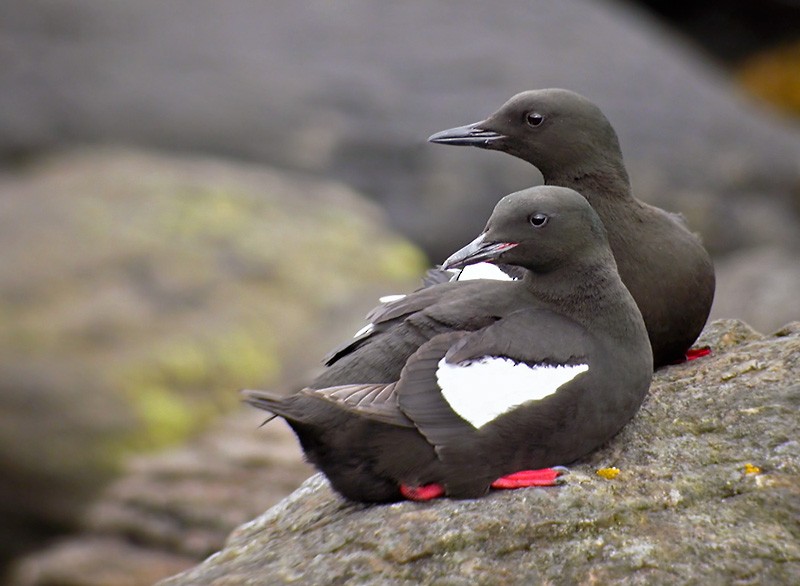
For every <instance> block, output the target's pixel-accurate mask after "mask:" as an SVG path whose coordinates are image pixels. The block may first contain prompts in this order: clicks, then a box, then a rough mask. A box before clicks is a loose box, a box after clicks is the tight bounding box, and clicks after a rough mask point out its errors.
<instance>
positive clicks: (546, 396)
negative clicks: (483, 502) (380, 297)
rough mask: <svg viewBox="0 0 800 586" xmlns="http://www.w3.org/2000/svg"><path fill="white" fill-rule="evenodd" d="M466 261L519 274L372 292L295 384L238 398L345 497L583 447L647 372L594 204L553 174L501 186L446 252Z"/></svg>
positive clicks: (469, 489) (615, 415)
mask: <svg viewBox="0 0 800 586" xmlns="http://www.w3.org/2000/svg"><path fill="white" fill-rule="evenodd" d="M479 261H488V262H499V263H506V264H509V265H514V266H517V267H520V268H521V269H522V270H523V272H524V273H525V276H524V277H523V278H522V279H521V280H518V281H493V280H476V281H466V282H450V283H443V284H439V285H435V286H431V287H428V288H425V289H421V290H420V291H417V292H415V293H412V294H410V295H407V296H405V297H403V298H402V299H399V300H397V301H394V302H391V303H386V304H383V305H381V306H379V307H377V308H376V309H375V310H374V311H373V312H372V313H371V314H370V316H369V320H370V322H371V326H370V327H369V328H368V329H367V330H366V331H365V332H363V333H361V334H360V335H358V336H357V337H355V338H354V339H353V340H351V341H350V342H348V343H347V344H346V345H344V346H343V347H341V348H339V349H337V350H336V351H334V352H333V353H332V354H331V356H330V358H329V360H328V362H327V369H326V370H325V371H324V372H323V373H322V374H321V375H320V376H319V377H318V378H317V379H316V380H315V381H314V382H313V383H312V384H311V385H309V386H308V387H307V388H305V389H303V390H301V391H299V392H298V393H296V394H295V395H292V396H290V397H287V398H282V397H279V396H276V395H274V394H272V393H267V392H263V391H246V396H247V399H246V400H247V402H248V403H250V404H251V405H254V406H255V407H258V408H260V409H264V410H267V411H269V412H271V413H274V414H275V415H278V416H280V417H283V418H284V419H286V421H287V422H288V423H289V424H290V425H291V427H292V428H293V430H294V431H295V433H296V434H297V436H298V439H299V440H300V443H301V445H302V447H303V450H304V451H305V453H306V456H307V457H308V459H309V461H311V462H312V463H313V464H315V465H316V466H317V467H318V468H319V469H320V470H322V471H323V472H324V473H325V474H326V475H327V476H328V478H329V479H330V481H331V483H332V485H333V487H334V488H336V489H337V490H338V491H339V492H340V493H341V494H343V495H344V496H346V497H348V498H350V499H353V500H357V501H366V502H383V501H392V500H398V499H400V498H401V492H400V486H401V485H406V486H421V485H428V484H431V483H437V484H440V485H442V486H443V487H444V489H445V491H446V494H447V495H449V496H451V497H456V498H470V497H478V496H480V495H482V494H485V493H486V491H487V490H488V489H489V486H490V484H491V483H492V482H493V481H494V480H496V479H497V478H498V477H501V476H503V475H507V474H510V473H514V472H517V471H520V470H526V469H531V468H542V467H545V466H552V465H555V464H566V463H569V462H570V461H572V460H574V459H576V458H578V457H580V456H582V455H584V454H586V453H587V452H589V451H591V450H593V449H595V448H596V447H598V446H599V445H600V444H602V443H603V442H605V441H606V440H608V439H609V438H610V437H611V436H613V435H614V434H615V433H616V432H617V431H618V430H619V429H620V428H621V427H622V426H623V425H624V424H625V423H626V422H627V421H628V420H629V419H630V418H631V417H632V416H633V415H634V414H635V412H636V410H637V409H638V407H639V405H640V404H641V401H642V400H643V398H644V396H645V393H646V391H647V389H648V387H649V383H650V377H651V375H652V356H651V352H650V346H649V343H648V339H647V332H646V330H645V327H644V323H643V321H642V318H641V314H640V313H639V310H638V309H637V307H636V304H635V302H634V301H633V299H632V297H631V296H630V294H629V293H628V291H627V290H626V289H625V287H624V286H623V284H622V282H621V280H620V279H619V276H618V274H617V272H616V267H615V264H614V260H613V257H612V254H611V251H610V249H609V247H608V243H607V240H606V235H605V229H604V228H603V225H602V223H601V222H600V220H599V218H598V217H597V214H596V213H595V212H594V211H593V210H592V208H591V206H589V204H588V203H587V202H586V200H585V199H584V198H583V197H581V196H580V195H578V194H577V193H575V192H574V191H572V190H568V189H564V188H560V187H538V188H532V189H530V190H526V191H524V192H520V193H517V194H512V195H510V196H507V197H506V198H503V199H502V200H501V201H500V202H499V203H498V205H497V207H496V208H495V211H494V213H493V214H492V217H491V218H490V220H489V222H488V224H487V228H486V231H485V232H484V233H483V234H481V236H480V237H479V238H477V239H476V240H475V241H473V242H472V243H470V244H469V245H468V246H466V247H465V248H463V249H462V250H461V251H459V252H458V253H456V254H455V255H453V256H452V257H450V258H449V259H448V260H447V261H446V263H445V267H461V266H466V265H468V264H471V263H475V262H479ZM487 369H488V371H487ZM486 372H488V378H486V376H487V374H486ZM481 373H483V374H481ZM481 376H483V377H484V378H485V380H486V381H487V382H484V383H480V384H477V383H478V381H480V380H481ZM515 377H516V379H515Z"/></svg>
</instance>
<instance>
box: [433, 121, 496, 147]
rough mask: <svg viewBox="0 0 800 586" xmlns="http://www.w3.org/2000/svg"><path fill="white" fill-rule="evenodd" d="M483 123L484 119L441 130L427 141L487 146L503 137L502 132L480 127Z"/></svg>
mask: <svg viewBox="0 0 800 586" xmlns="http://www.w3.org/2000/svg"><path fill="white" fill-rule="evenodd" d="M484 123H485V120H484V121H481V122H476V123H475V124H470V125H468V126H459V127H458V128H451V129H449V130H442V131H441V132H437V133H436V134H432V135H431V136H430V137H429V138H428V142H435V143H439V144H455V145H467V146H478V147H480V146H487V145H489V144H491V143H492V142H494V141H496V140H499V139H501V138H505V135H504V134H500V133H499V132H495V131H494V130H486V129H484V128H481V124H484Z"/></svg>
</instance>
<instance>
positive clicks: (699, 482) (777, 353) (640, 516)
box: [161, 321, 800, 586]
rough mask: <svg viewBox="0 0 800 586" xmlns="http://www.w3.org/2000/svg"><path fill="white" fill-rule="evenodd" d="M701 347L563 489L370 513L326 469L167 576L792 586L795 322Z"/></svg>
mask: <svg viewBox="0 0 800 586" xmlns="http://www.w3.org/2000/svg"><path fill="white" fill-rule="evenodd" d="M701 341H702V342H704V343H707V344H710V345H711V346H712V347H713V349H714V353H713V354H712V355H711V356H710V357H706V358H702V359H699V360H697V361H693V362H690V363H684V364H679V365H675V366H671V367H667V368H664V369H662V370H660V371H659V372H657V373H656V376H655V379H654V382H653V386H652V388H651V392H650V396H649V398H648V399H647V401H646V402H645V404H644V406H643V408H642V410H641V412H640V413H639V415H637V417H636V418H635V419H634V421H633V422H632V423H631V424H630V425H628V426H627V427H626V428H625V429H624V430H623V431H622V433H620V434H619V435H618V436H617V437H616V438H615V439H614V440H612V441H611V442H610V443H609V444H608V445H607V446H605V447H604V448H602V449H601V450H599V451H597V452H596V453H595V454H593V455H592V456H590V457H589V458H587V459H586V460H584V461H582V462H580V463H578V464H575V465H573V466H572V467H571V471H570V474H569V475H568V477H567V484H566V485H564V486H561V487H557V488H548V489H523V490H517V491H508V492H503V491H497V492H494V493H492V494H491V495H489V496H488V497H486V498H483V499H478V500H472V501H451V500H442V501H435V502H431V503H425V504H419V503H410V502H404V503H398V504H393V505H388V506H364V505H358V504H352V503H348V502H345V501H344V500H343V499H341V498H340V497H338V496H337V495H336V494H334V493H333V492H332V491H331V489H330V487H329V485H328V484H327V482H326V481H325V480H324V478H323V477H321V476H319V475H317V476H314V477H312V478H311V479H310V480H308V481H307V482H306V483H305V484H304V485H303V486H302V487H301V488H300V489H298V490H297V491H296V492H294V493H293V494H292V495H291V496H289V497H288V498H286V499H285V500H283V501H282V502H281V503H280V504H278V505H277V506H275V507H273V508H272V509H270V510H268V511H267V512H266V513H264V514H263V515H261V516H259V517H257V518H256V519H254V520H253V521H251V522H249V523H247V524H245V525H242V526H240V527H239V528H237V529H236V530H235V531H234V532H233V533H232V534H231V536H230V537H229V539H228V542H227V543H226V545H225V547H224V548H223V549H222V551H220V552H219V553H217V554H215V555H213V556H211V557H210V558H209V559H207V560H206V561H205V562H204V563H202V564H201V565H199V566H197V567H196V568H193V569H191V570H188V571H186V572H184V573H183V574H180V575H178V576H175V577H173V578H170V579H168V580H165V581H163V582H161V584H162V585H163V586H180V585H184V584H186V585H188V584H191V585H193V586H200V585H204V584H208V585H211V584H213V585H215V586H223V585H229V584H230V585H233V584H292V583H301V584H391V585H394V584H397V585H401V584H402V585H406V584H407V585H411V584H449V585H461V584H463V585H472V584H497V583H503V584H536V583H545V584H586V583H601V584H613V583H620V582H623V581H624V583H626V584H648V585H650V584H670V585H672V584H711V585H715V584H720V585H722V584H787V585H788V584H796V583H798V580H800V523H798V519H800V489H798V487H800V442H798V438H797V409H798V406H800V385H799V384H798V380H800V323H798V322H795V323H793V324H790V325H788V326H786V327H784V328H783V329H782V330H780V331H779V332H777V333H776V334H775V335H773V336H769V337H765V336H762V335H761V334H759V333H757V332H755V331H754V330H752V329H751V328H749V326H747V325H745V324H743V323H741V322H736V321H717V322H714V323H712V324H711V325H710V326H709V328H707V330H706V332H705V333H704V335H703V338H702V340H701ZM607 467H618V468H619V470H620V473H619V475H618V476H617V477H616V478H613V479H605V478H603V477H601V476H600V475H598V474H597V473H596V471H597V470H598V469H602V468H607Z"/></svg>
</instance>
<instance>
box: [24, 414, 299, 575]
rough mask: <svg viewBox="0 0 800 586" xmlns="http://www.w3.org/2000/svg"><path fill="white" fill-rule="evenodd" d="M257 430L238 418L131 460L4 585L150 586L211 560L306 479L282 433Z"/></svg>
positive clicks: (253, 418) (250, 418) (251, 421)
mask: <svg viewBox="0 0 800 586" xmlns="http://www.w3.org/2000/svg"><path fill="white" fill-rule="evenodd" d="M262 421H263V417H262V415H261V414H260V413H257V412H255V411H254V410H252V409H244V408H243V409H242V410H240V411H237V412H236V413H234V414H232V415H230V416H229V417H226V418H225V419H223V420H222V421H220V422H218V423H217V424H215V425H214V426H213V427H212V429H210V430H208V431H207V432H206V433H204V434H203V436H201V437H199V438H197V439H195V440H193V441H191V442H189V443H188V445H186V446H182V447H180V448H177V449H173V450H169V451H167V452H164V453H161V454H158V455H155V456H138V457H136V458H135V459H134V460H133V461H130V462H129V463H128V466H127V470H126V471H125V473H124V474H123V475H122V476H121V477H120V478H119V479H118V480H116V481H114V482H113V483H112V484H111V485H110V486H109V487H108V488H107V489H106V490H105V491H103V494H102V495H101V496H100V497H99V498H98V499H97V501H96V502H95V503H94V504H92V506H91V507H89V508H88V510H87V512H86V515H85V517H84V518H83V519H82V521H81V523H80V527H79V532H78V533H77V535H75V536H72V537H68V538H65V539H62V540H60V541H58V542H56V543H54V544H52V545H50V546H49V547H47V548H45V549H43V550H42V551H39V552H36V553H34V554H31V555H28V556H26V557H25V558H23V560H22V561H21V562H19V563H17V564H16V567H15V568H14V570H13V572H12V573H13V575H12V576H11V577H10V582H11V584H13V585H14V586H45V585H48V584H71V585H74V586H104V585H109V584H114V585H116V584H125V585H126V586H150V585H151V584H153V583H154V582H155V581H157V580H159V579H161V578H164V577H165V576H169V575H172V574H175V573H177V572H179V571H181V570H185V569H186V568H189V567H191V566H193V565H195V564H196V563H197V562H198V560H201V559H203V558H204V557H206V556H208V555H210V554H211V553H213V552H215V551H217V550H218V549H219V548H220V547H221V546H222V544H223V542H224V541H225V538H226V537H227V535H228V534H229V533H230V532H231V531H232V530H233V529H234V528H235V527H236V526H237V525H239V524H241V523H243V522H245V521H247V520H249V519H252V518H253V517H255V516H256V515H258V514H259V513H261V512H262V511H263V510H264V509H265V508H266V507H270V506H272V505H274V504H275V503H277V502H278V501H279V500H280V499H282V498H283V497H284V496H286V495H287V494H288V493H289V492H291V491H292V490H294V489H295V488H297V486H299V485H300V483H301V482H302V481H303V480H305V479H306V478H307V477H308V476H309V474H311V472H312V469H311V467H310V466H309V465H307V464H305V463H304V462H303V461H302V453H301V451H300V447H299V446H298V444H297V440H296V439H295V437H294V434H293V433H292V432H291V431H290V430H289V428H288V427H287V426H285V425H280V424H278V423H274V424H270V425H267V426H265V427H259V423H261V422H262ZM109 560H113V561H112V563H109Z"/></svg>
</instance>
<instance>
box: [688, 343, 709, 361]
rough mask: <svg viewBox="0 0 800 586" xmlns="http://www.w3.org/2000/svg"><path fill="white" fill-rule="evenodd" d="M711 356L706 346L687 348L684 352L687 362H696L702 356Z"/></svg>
mask: <svg viewBox="0 0 800 586" xmlns="http://www.w3.org/2000/svg"><path fill="white" fill-rule="evenodd" d="M709 354H711V348H709V347H708V346H702V347H700V348H689V349H688V350H687V351H686V361H687V362H688V361H689V360H697V359H698V358H702V357H703V356H708V355H709Z"/></svg>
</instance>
